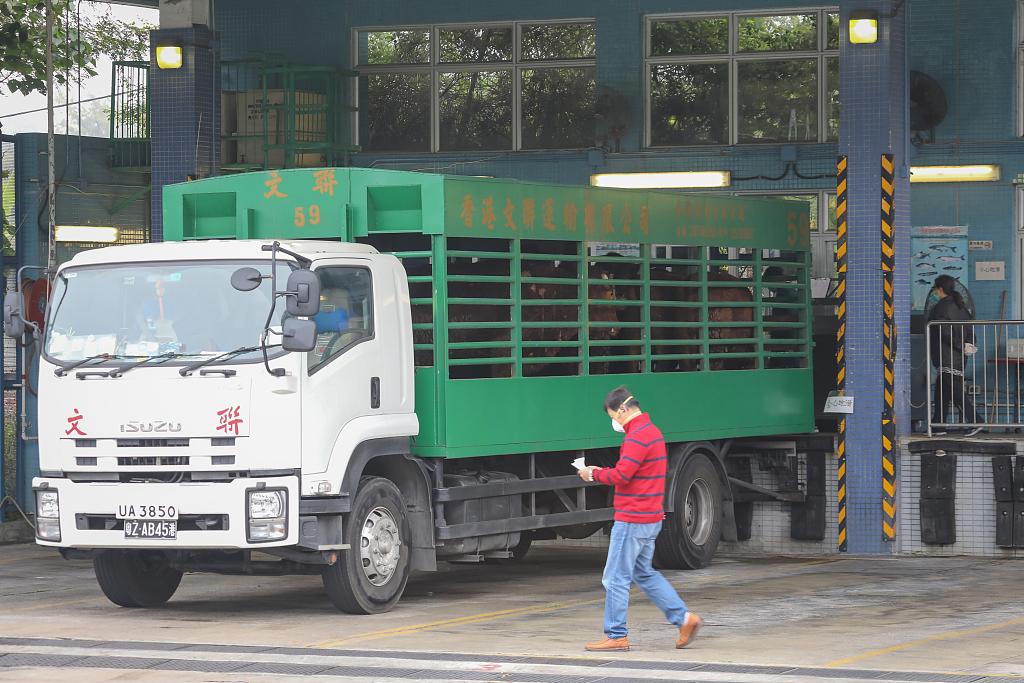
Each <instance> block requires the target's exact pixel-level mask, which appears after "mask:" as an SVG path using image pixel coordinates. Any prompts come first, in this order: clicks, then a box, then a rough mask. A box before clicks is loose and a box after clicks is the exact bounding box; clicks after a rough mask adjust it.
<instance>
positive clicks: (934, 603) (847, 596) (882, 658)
mask: <svg viewBox="0 0 1024 683" xmlns="http://www.w3.org/2000/svg"><path fill="white" fill-rule="evenodd" d="M602 562H603V551H600V550H596V549H580V548H573V549H569V548H550V547H549V548H542V549H535V551H534V552H533V553H531V555H530V556H529V557H528V558H527V560H526V561H525V562H524V563H522V564H518V565H508V564H504V565H490V564H488V565H483V566H450V565H445V566H444V569H443V571H441V572H439V573H436V574H421V575H417V576H415V577H414V578H413V579H412V581H411V582H410V584H409V588H408V590H407V591H406V595H405V598H404V599H403V601H402V602H401V603H400V604H399V606H398V607H397V608H396V609H395V610H394V611H393V612H391V613H389V614H384V615H379V616H371V617H356V616H349V615H344V614H341V613H338V612H336V611H334V609H333V608H332V607H331V606H330V604H329V603H328V601H327V599H326V596H325V595H324V593H323V590H322V588H321V586H320V581H319V578H318V577H285V578H250V577H244V578H241V577H220V576H207V575H189V576H186V577H185V579H184V581H183V582H182V586H181V589H180V590H179V591H178V594H177V595H176V596H175V597H174V599H173V600H172V601H171V602H170V603H169V604H168V605H167V606H166V607H164V608H162V609H155V610H148V611H142V610H127V609H122V608H118V607H115V606H113V605H111V604H110V603H108V602H107V601H106V599H105V598H104V597H103V595H102V594H101V593H100V591H99V588H98V587H97V586H96V583H95V580H94V578H93V576H92V569H91V565H90V564H89V563H88V562H81V561H73V562H66V561H64V560H62V559H61V558H60V557H59V556H58V555H57V554H56V553H55V552H53V551H50V550H46V549H42V548H38V547H36V546H34V545H15V546H0V681H18V682H19V683H20V682H23V681H69V680H74V681H76V683H93V682H98V681H141V682H145V683H150V682H152V683H155V682H158V681H160V682H162V681H263V680H290V679H292V678H298V677H302V679H303V680H313V681H338V680H359V681H378V680H382V681H399V680H401V681H410V680H412V681H419V680H432V681H443V680H478V681H512V682H519V683H534V682H536V683H589V682H591V681H593V682H595V683H596V682H597V681H603V682H605V683H627V682H630V681H647V680H672V681H696V682H704V681H716V682H722V681H737V682H742V683H762V682H765V681H773V682H774V681H781V682H789V683H810V682H812V681H814V682H820V681H825V680H828V681H864V680H889V681H935V682H937V683H938V682H951V683H955V682H959V681H963V682H965V683H966V682H968V681H972V682H980V681H984V682H985V683H995V682H996V681H1012V680H1021V679H1024V602H1022V601H1021V598H1020V591H1021V586H1024V575H1022V571H1024V564H1022V563H1020V562H1019V561H1018V562H1014V561H1007V560H983V559H970V558H942V559H938V558H934V559H933V558H862V557H823V558H813V559H808V558H801V559H792V558H789V559H787V558H772V559H763V558H756V559H755V558H750V559H735V558H730V559H722V560H719V561H716V562H715V563H714V564H713V565H712V566H711V567H710V568H708V569H706V570H702V571H695V572H666V575H667V576H668V578H669V580H670V581H672V582H673V584H674V585H675V586H676V587H677V588H678V589H679V590H680V591H681V592H682V593H683V596H684V597H685V598H686V600H687V601H688V603H689V606H690V608H691V609H693V610H694V611H696V612H698V613H700V614H702V615H703V616H704V618H705V620H706V626H705V628H704V629H703V630H702V631H701V633H700V635H699V637H698V639H697V640H696V641H695V643H694V644H693V645H692V646H691V647H689V648H687V649H685V650H681V651H678V650H675V649H674V647H673V644H674V639H675V636H676V633H675V631H674V629H673V628H672V627H670V626H668V625H667V624H665V622H664V619H663V618H662V616H661V614H660V613H659V612H658V611H657V610H656V609H655V608H654V607H652V606H651V604H650V603H649V602H648V601H647V600H646V598H645V597H644V596H642V595H639V594H637V595H636V596H635V599H634V603H633V604H634V606H633V608H632V609H631V613H630V627H631V634H630V637H631V640H632V641H633V650H632V651H631V652H628V653H616V654H608V655H594V654H589V653H586V652H585V651H584V650H583V648H582V645H583V643H584V642H585V641H587V640H591V639H595V638H597V637H599V636H600V635H601V614H602V602H603V590H602V588H601V581H600V579H601V576H600V574H601V567H602Z"/></svg>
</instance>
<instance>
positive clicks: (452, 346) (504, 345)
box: [448, 341, 513, 351]
mask: <svg viewBox="0 0 1024 683" xmlns="http://www.w3.org/2000/svg"><path fill="white" fill-rule="evenodd" d="M512 346H513V342H510V341H480V342H451V341H450V342H448V349H449V350H450V351H465V350H467V349H511V348H512Z"/></svg>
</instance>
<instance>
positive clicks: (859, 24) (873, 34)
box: [850, 10, 878, 45]
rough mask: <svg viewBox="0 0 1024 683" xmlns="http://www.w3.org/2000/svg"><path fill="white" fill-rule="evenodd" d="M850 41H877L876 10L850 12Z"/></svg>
mask: <svg viewBox="0 0 1024 683" xmlns="http://www.w3.org/2000/svg"><path fill="white" fill-rule="evenodd" d="M850 42H851V43H853V44H854V45H870V44H872V43H877V42H878V12H875V11H873V10H857V11H854V12H851V13H850Z"/></svg>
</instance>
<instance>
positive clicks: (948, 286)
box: [933, 275, 967, 311]
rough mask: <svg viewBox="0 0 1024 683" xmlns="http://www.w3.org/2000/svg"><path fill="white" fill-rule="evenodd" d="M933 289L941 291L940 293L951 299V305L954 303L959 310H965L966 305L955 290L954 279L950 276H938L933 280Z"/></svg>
mask: <svg viewBox="0 0 1024 683" xmlns="http://www.w3.org/2000/svg"><path fill="white" fill-rule="evenodd" d="M933 286H934V287H935V289H940V290H942V293H943V294H945V295H946V296H951V297H953V303H955V304H956V305H957V306H958V307H959V308H960V309H961V310H963V311H966V310H967V304H965V303H964V297H963V296H962V295H961V294H960V292H958V291H957V289H956V278H955V277H953V276H952V275H940V276H938V277H937V278H935V284H934V285H933Z"/></svg>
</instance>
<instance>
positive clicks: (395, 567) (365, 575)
mask: <svg viewBox="0 0 1024 683" xmlns="http://www.w3.org/2000/svg"><path fill="white" fill-rule="evenodd" d="M344 533H345V541H346V542H347V543H349V544H350V546H351V547H350V548H349V549H348V550H345V551H343V552H342V553H341V554H340V555H339V556H338V561H337V563H335V564H334V565H331V566H329V567H325V568H324V570H323V581H324V589H325V590H326V591H327V597H329V598H330V599H331V602H332V603H333V604H334V606H335V607H337V608H338V609H340V610H341V611H342V612H347V613H349V614H380V613H381V612H387V611H389V610H390V609H391V608H392V607H394V606H395V604H396V603H397V602H398V600H399V598H401V597H402V592H403V591H404V590H405V584H406V583H407V582H408V581H409V572H410V566H409V553H410V545H409V542H410V533H409V521H408V519H407V518H406V514H405V503H404V502H403V501H402V494H401V492H399V490H398V487H397V486H395V485H394V484H393V483H392V482H391V481H389V480H388V479H384V478H383V477H364V478H363V479H362V480H361V481H360V482H359V491H358V492H357V493H356V498H355V501H353V503H352V512H351V513H349V515H348V516H347V519H346V520H345V531H344Z"/></svg>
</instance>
